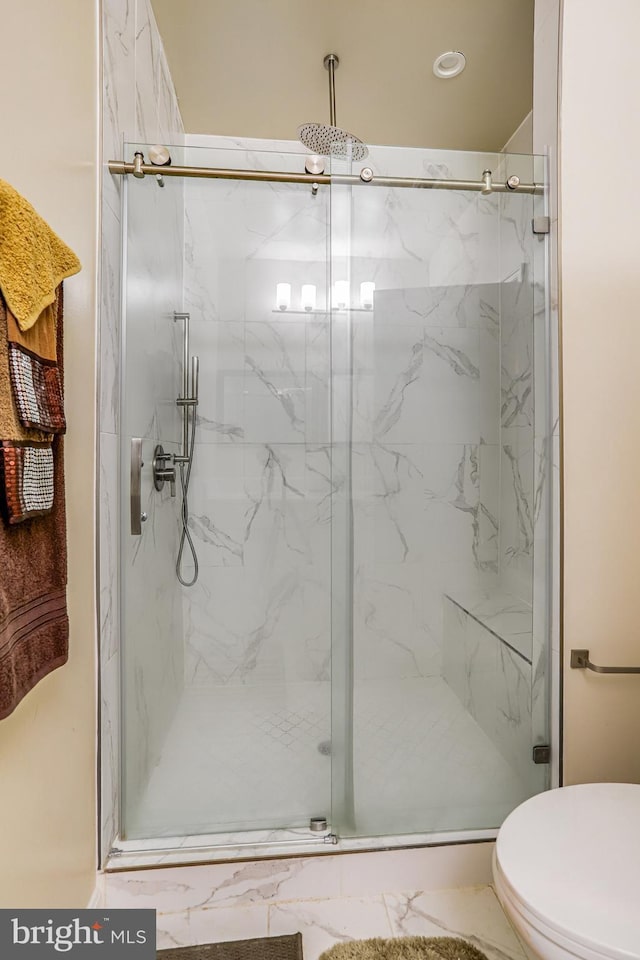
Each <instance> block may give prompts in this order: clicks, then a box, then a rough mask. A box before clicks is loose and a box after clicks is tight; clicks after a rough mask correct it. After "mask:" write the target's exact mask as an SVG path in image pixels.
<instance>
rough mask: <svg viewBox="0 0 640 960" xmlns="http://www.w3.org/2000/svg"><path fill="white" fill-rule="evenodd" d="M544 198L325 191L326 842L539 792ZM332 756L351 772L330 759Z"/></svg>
mask: <svg viewBox="0 0 640 960" xmlns="http://www.w3.org/2000/svg"><path fill="white" fill-rule="evenodd" d="M367 163H368V165H370V166H371V167H372V169H373V171H374V175H382V176H397V177H416V178H417V177H423V178H424V177H435V178H444V179H457V180H473V181H476V182H477V181H479V180H480V179H481V177H482V173H483V171H484V170H486V169H489V170H491V171H492V172H493V176H494V178H495V179H496V180H499V181H501V182H502V183H504V182H505V180H506V178H507V176H509V175H511V174H512V173H517V174H518V175H519V176H520V177H521V179H522V181H523V182H532V181H533V180H534V179H537V181H538V182H542V180H543V176H542V170H541V164H540V161H539V160H538V159H537V158H533V159H532V158H531V157H518V158H511V157H506V156H504V155H501V154H497V155H486V154H463V153H460V152H455V153H453V152H452V153H447V152H442V151H426V150H414V149H398V148H385V147H372V148H371V149H370V157H369V159H368V161H367ZM332 171H333V172H334V173H344V172H346V170H345V161H344V160H338V159H334V160H333V161H332ZM541 205H542V199H541V198H538V197H535V198H534V197H532V196H531V195H526V194H522V193H518V194H509V195H506V194H498V193H493V194H491V195H488V196H485V195H483V194H481V193H479V192H463V191H450V190H428V189H418V188H398V187H393V188H392V187H384V186H379V187H377V186H375V185H373V184H372V185H367V184H363V185H359V184H358V185H356V186H351V185H345V184H340V183H339V181H338V182H335V183H334V184H333V186H332V225H331V228H332V229H331V233H332V235H331V242H332V279H333V281H334V290H335V281H336V280H342V281H343V282H344V284H346V286H345V287H344V289H343V288H340V290H341V297H342V301H341V303H340V304H337V303H336V304H335V309H334V341H333V353H332V366H333V373H334V384H335V386H334V405H335V406H334V418H333V422H334V456H337V455H338V452H339V451H340V450H343V451H344V460H345V461H347V460H348V463H347V462H345V463H343V464H342V465H341V468H340V476H341V478H342V479H343V481H344V484H345V486H348V493H346V494H345V495H344V499H345V501H347V500H348V501H349V503H350V510H349V511H348V512H347V513H346V514H345V517H342V518H341V519H340V521H339V523H338V531H337V535H338V536H341V535H342V531H343V530H344V529H345V524H346V525H347V526H346V528H347V529H348V530H349V531H350V536H351V542H350V544H349V551H348V552H347V553H345V554H343V557H342V559H338V558H336V556H335V554H334V564H335V563H338V564H339V565H340V566H344V565H345V563H350V564H351V571H350V573H351V576H350V578H349V580H350V583H351V588H350V589H351V590H352V610H351V618H352V622H351V624H349V623H348V622H347V619H346V618H345V617H343V616H339V617H338V618H337V620H336V619H334V623H336V624H337V625H338V626H339V624H340V621H342V629H341V630H340V629H336V630H335V632H334V641H333V642H334V663H335V664H336V665H338V664H340V665H341V668H340V669H341V672H347V673H348V674H349V675H350V677H351V679H352V692H351V696H350V697H340V698H335V697H334V728H335V729H338V728H339V725H340V722H341V720H342V723H343V724H344V726H345V728H346V729H350V730H351V735H352V736H351V746H350V748H349V749H350V750H351V754H352V778H351V780H349V776H348V773H347V774H345V776H344V777H343V779H344V780H345V782H346V783H347V785H348V786H349V788H350V790H351V795H350V797H349V800H348V802H345V804H344V807H343V810H342V816H338V808H337V806H334V811H335V813H336V817H335V823H336V829H337V830H338V832H339V833H340V835H342V836H349V835H352V836H378V835H389V834H403V833H433V832H439V831H451V830H464V829H474V830H477V829H481V828H491V827H496V826H498V825H499V824H500V823H501V821H502V819H503V818H504V816H505V815H506V814H507V813H508V812H509V811H510V810H511V809H512V808H513V807H515V806H516V805H517V804H518V803H519V802H521V801H522V800H523V799H525V798H526V797H528V796H530V795H531V794H533V793H535V792H537V791H539V790H541V789H544V786H545V783H546V771H547V769H548V768H547V767H546V766H539V765H535V764H534V763H533V760H532V748H533V746H534V744H544V743H546V742H547V726H546V717H547V695H546V681H545V674H546V659H545V658H546V655H547V651H548V641H547V637H548V631H547V625H546V597H547V590H546V577H547V575H548V563H547V558H546V549H545V545H544V543H543V531H544V529H545V524H546V522H547V513H546V505H545V496H546V493H545V484H544V465H545V456H544V449H545V444H546V442H547V440H546V438H547V436H548V429H547V428H548V424H547V423H546V421H545V413H544V411H545V410H546V409H547V407H546V402H545V401H546V390H547V373H546V355H547V354H546V351H545V346H546V344H545V336H546V334H545V330H546V327H545V309H544V304H545V295H544V290H545V285H544V263H545V258H544V241H542V242H541V241H540V240H539V239H538V238H537V237H536V236H534V234H533V233H532V230H531V220H532V217H533V216H534V215H537V214H539V213H541V212H543V210H542V209H538V208H540V207H541ZM371 284H374V285H375V288H374V291H375V292H374V295H373V302H371V289H372V288H371ZM344 290H347V291H348V294H347V295H346V302H345V293H344ZM536 351H537V352H536ZM536 358H537V360H538V365H537V367H536V369H535V374H536V377H537V379H535V382H534V360H535V359H536ZM341 373H342V376H341V375H340V374H341ZM347 383H348V387H347V386H346V384H347ZM347 408H348V412H347V413H345V410H346V409H347ZM536 443H537V445H538V446H537V448H536ZM347 451H348V452H347ZM338 504H339V497H338V495H336V505H338ZM538 541H539V542H538ZM534 546H536V556H534ZM538 548H539V549H538ZM538 553H539V556H537V554H538ZM345 557H346V559H345ZM534 564H537V565H536V572H537V579H536V578H535V577H534ZM334 582H335V584H336V588H337V590H338V591H340V590H341V589H343V588H342V586H341V585H342V582H343V578H342V576H341V575H338V576H337V577H336V578H335V581H334ZM536 602H537V610H538V615H537V616H538V619H537V621H536V622H535V630H536V631H537V635H536V637H535V638H534V609H536ZM336 603H339V596H338V597H334V609H335V608H336ZM349 630H351V633H350V634H349ZM337 679H338V676H337V673H336V672H334V683H335V682H336V680H337ZM336 764H338V767H337V769H338V770H340V769H343V768H344V769H346V770H347V771H348V766H349V763H348V759H345V756H344V755H343V754H342V753H341V752H340V751H337V757H336Z"/></svg>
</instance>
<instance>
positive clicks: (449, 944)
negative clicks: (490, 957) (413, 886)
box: [320, 937, 487, 960]
mask: <svg viewBox="0 0 640 960" xmlns="http://www.w3.org/2000/svg"><path fill="white" fill-rule="evenodd" d="M320 960H487V957H486V955H485V954H484V953H482V952H481V951H480V950H478V949H477V948H476V947H474V946H472V944H470V943H467V941H466V940H459V939H458V938H457V937H399V938H398V939H397V940H381V939H380V938H376V939H375V940H351V941H349V942H348V943H340V944H338V945H337V946H335V947H331V949H330V950H325V952H324V953H323V954H322V955H321V957H320Z"/></svg>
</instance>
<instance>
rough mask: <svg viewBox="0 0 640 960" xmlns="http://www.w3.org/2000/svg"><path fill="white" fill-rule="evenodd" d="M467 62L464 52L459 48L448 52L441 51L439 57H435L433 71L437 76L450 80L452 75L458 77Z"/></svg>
mask: <svg viewBox="0 0 640 960" xmlns="http://www.w3.org/2000/svg"><path fill="white" fill-rule="evenodd" d="M466 63H467V60H466V57H465V55H464V53H460V51H459V50H448V51H447V52H446V53H441V54H440V56H439V57H436V58H435V60H434V61H433V72H434V73H435V75H436V77H441V78H442V79H443V80H448V79H449V78H450V77H457V76H458V74H459V73H462V71H463V70H464V68H465V66H466Z"/></svg>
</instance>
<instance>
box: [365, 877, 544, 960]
mask: <svg viewBox="0 0 640 960" xmlns="http://www.w3.org/2000/svg"><path fill="white" fill-rule="evenodd" d="M384 900H385V903H386V905H387V908H388V911H389V917H390V921H391V925H392V928H393V934H394V936H396V937H405V936H426V937H447V936H450V937H462V938H463V939H465V940H468V941H469V942H470V943H472V944H473V945H474V946H475V947H477V948H478V950H482V951H483V952H484V953H485V954H486V956H487V958H488V960H524V958H525V954H524V951H523V949H522V945H521V944H520V941H519V940H518V938H517V937H516V934H515V933H514V931H513V929H512V927H511V925H510V924H509V921H508V920H507V918H506V916H505V914H504V912H503V910H502V907H501V906H500V904H499V903H498V899H497V897H496V895H495V893H494V892H493V890H492V889H491V887H471V888H467V889H465V890H433V891H430V892H428V893H422V892H420V891H414V892H408V893H393V894H387V893H385V894H384Z"/></svg>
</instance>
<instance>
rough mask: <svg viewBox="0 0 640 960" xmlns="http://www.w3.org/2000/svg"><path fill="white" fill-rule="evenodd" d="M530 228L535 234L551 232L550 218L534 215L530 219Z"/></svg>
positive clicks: (540, 234)
mask: <svg viewBox="0 0 640 960" xmlns="http://www.w3.org/2000/svg"><path fill="white" fill-rule="evenodd" d="M531 229H532V231H533V233H535V235H536V236H544V234H546V233H551V218H550V217H534V218H533V220H532V221H531Z"/></svg>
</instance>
